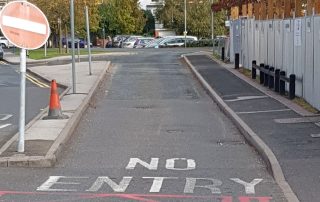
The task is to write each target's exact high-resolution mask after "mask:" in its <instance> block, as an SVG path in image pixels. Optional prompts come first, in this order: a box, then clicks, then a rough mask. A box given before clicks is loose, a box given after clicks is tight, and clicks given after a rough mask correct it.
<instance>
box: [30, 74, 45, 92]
mask: <svg viewBox="0 0 320 202" xmlns="http://www.w3.org/2000/svg"><path fill="white" fill-rule="evenodd" d="M26 77H27V79H28V80H29V81H30V82H32V83H34V84H35V85H37V86H39V87H40V88H50V86H49V85H48V84H46V83H44V82H42V81H40V80H38V79H36V78H34V77H33V76H31V75H30V74H28V73H27V74H26Z"/></svg>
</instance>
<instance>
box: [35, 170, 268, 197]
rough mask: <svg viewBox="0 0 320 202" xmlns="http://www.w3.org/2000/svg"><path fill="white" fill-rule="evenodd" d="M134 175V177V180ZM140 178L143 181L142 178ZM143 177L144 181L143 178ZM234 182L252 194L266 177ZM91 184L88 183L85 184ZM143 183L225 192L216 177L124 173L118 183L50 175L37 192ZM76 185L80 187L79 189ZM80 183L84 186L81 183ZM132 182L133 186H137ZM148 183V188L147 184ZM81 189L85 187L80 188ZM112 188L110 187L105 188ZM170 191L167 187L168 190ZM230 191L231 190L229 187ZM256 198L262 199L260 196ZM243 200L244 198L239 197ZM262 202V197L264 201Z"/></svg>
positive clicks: (152, 189)
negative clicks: (145, 175) (138, 175)
mask: <svg viewBox="0 0 320 202" xmlns="http://www.w3.org/2000/svg"><path fill="white" fill-rule="evenodd" d="M133 178H134V180H133ZM139 179H140V180H139ZM141 179H142V181H141ZM150 179H152V180H153V181H152V185H151V186H150V185H149V183H148V182H150ZM230 180H231V181H233V182H235V183H236V184H237V185H238V187H239V190H240V189H241V192H243V191H242V190H243V188H244V190H245V193H246V194H247V195H252V194H255V193H256V186H257V185H258V184H259V183H261V182H262V181H263V179H260V178H257V179H254V180H252V181H251V182H245V181H243V180H241V179H240V178H230ZM88 182H89V183H90V184H89V185H88V184H86V183H88ZM137 182H139V183H141V184H139V187H140V185H142V186H144V188H143V190H144V189H145V188H148V187H149V186H150V189H149V193H159V192H161V190H162V187H163V186H164V182H165V183H166V185H167V186H169V185H170V184H168V183H169V182H170V183H171V185H175V184H177V182H179V184H180V183H181V182H185V185H184V187H183V188H182V189H181V191H183V193H184V194H193V193H195V192H197V190H198V189H200V191H204V190H207V191H210V192H211V193H212V194H222V189H223V188H225V187H226V186H222V184H223V183H222V181H221V180H218V179H213V178H193V177H186V178H180V177H137V178H135V177H133V176H125V177H122V179H121V180H120V182H119V180H118V181H117V182H115V181H114V178H111V177H108V176H99V177H97V178H96V180H95V181H94V182H93V183H92V181H91V180H89V177H68V176H50V177H49V179H48V180H46V181H45V182H44V183H43V184H42V185H41V186H39V187H38V188H37V191H43V192H76V191H80V192H81V191H85V192H99V191H101V190H102V189H103V190H105V191H106V192H109V190H110V188H111V190H110V191H113V192H116V193H124V192H126V190H127V189H128V187H129V185H130V184H131V183H137ZM229 184H230V181H228V182H227V185H229ZM77 185H79V186H78V189H77ZM80 185H81V186H80ZM135 185H137V184H133V185H132V186H131V187H136V186H135ZM145 186H148V187H145ZM81 188H82V189H81ZM106 189H109V190H106ZM166 190H167V189H166ZM228 191H229V190H228ZM257 200H260V199H258V198H257ZM240 201H242V200H240ZM262 201H263V200H262Z"/></svg>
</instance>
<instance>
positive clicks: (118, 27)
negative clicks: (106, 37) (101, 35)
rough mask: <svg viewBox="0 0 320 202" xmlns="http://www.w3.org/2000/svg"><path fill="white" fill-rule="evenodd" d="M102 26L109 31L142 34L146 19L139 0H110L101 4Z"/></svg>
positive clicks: (111, 32)
mask: <svg viewBox="0 0 320 202" xmlns="http://www.w3.org/2000/svg"><path fill="white" fill-rule="evenodd" d="M99 13H100V16H101V20H100V28H101V29H103V28H105V30H106V32H107V33H110V34H112V35H115V34H141V33H142V31H143V27H144V25H145V22H146V19H145V17H144V13H143V11H142V10H141V9H140V6H139V1H138V0H121V1H119V0H108V1H107V2H105V3H103V4H101V5H100V8H99Z"/></svg>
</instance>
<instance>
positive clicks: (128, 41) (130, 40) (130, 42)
mask: <svg viewBox="0 0 320 202" xmlns="http://www.w3.org/2000/svg"><path fill="white" fill-rule="evenodd" d="M140 37H141V36H130V37H129V38H127V39H126V40H125V41H124V42H123V43H122V47H123V48H133V47H134V43H135V42H136V40H137V39H138V38H140Z"/></svg>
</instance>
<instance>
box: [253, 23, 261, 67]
mask: <svg viewBox="0 0 320 202" xmlns="http://www.w3.org/2000/svg"><path fill="white" fill-rule="evenodd" d="M254 60H256V61H257V64H260V63H261V62H260V21H258V20H255V21H254Z"/></svg>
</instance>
